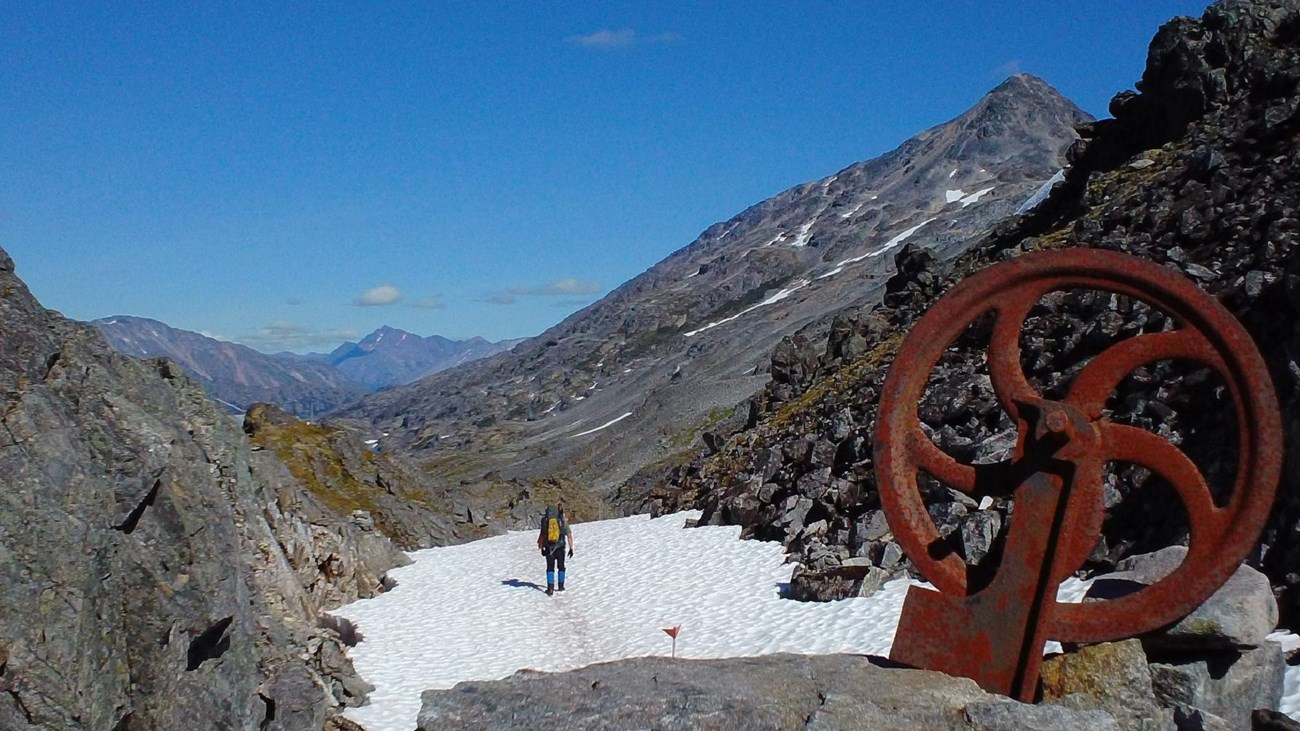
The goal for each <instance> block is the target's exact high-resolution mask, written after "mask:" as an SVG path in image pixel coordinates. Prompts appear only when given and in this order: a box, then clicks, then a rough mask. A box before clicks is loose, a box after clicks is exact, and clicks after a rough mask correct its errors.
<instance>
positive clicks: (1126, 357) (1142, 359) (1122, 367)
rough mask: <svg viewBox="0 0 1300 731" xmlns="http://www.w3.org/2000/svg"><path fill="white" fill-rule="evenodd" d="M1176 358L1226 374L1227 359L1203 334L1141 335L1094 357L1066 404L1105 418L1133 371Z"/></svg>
mask: <svg viewBox="0 0 1300 731" xmlns="http://www.w3.org/2000/svg"><path fill="white" fill-rule="evenodd" d="M1175 358H1179V359H1184V360H1193V361H1196V362H1198V363H1201V364H1202V365H1207V366H1210V367H1211V368H1214V369H1216V370H1218V371H1219V372H1220V373H1223V372H1224V366H1223V359H1222V358H1221V357H1220V356H1219V355H1218V352H1217V351H1216V350H1215V348H1214V346H1213V345H1211V344H1210V342H1209V341H1208V340H1206V339H1205V336H1203V335H1201V333H1199V332H1197V331H1195V330H1190V329H1181V330H1172V331H1170V332H1161V333H1149V334H1146V335H1138V336H1136V337H1133V338H1129V339H1128V340H1124V341H1122V342H1119V343H1116V344H1115V345H1113V346H1111V347H1110V348H1107V349H1106V350H1104V351H1102V353H1101V354H1099V355H1098V356H1097V357H1095V358H1093V359H1092V360H1091V361H1090V362H1089V363H1088V364H1087V365H1086V366H1084V367H1083V370H1081V371H1079V375H1078V376H1075V379H1074V382H1073V383H1071V384H1070V391H1069V395H1067V396H1066V397H1065V400H1066V403H1069V404H1072V405H1074V406H1076V407H1078V408H1080V409H1082V410H1083V411H1084V413H1086V414H1088V416H1090V417H1091V418H1094V419H1095V418H1097V417H1099V416H1101V411H1102V409H1103V408H1104V407H1105V405H1106V399H1107V398H1109V397H1110V395H1111V393H1113V392H1114V391H1115V388H1116V387H1118V386H1119V384H1120V381H1123V380H1124V378H1125V377H1126V376H1128V375H1129V374H1130V373H1132V372H1133V369H1135V368H1137V367H1138V366H1140V365H1143V364H1146V363H1153V362H1155V361H1158V360H1172V359H1175Z"/></svg>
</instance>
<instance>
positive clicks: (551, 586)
mask: <svg viewBox="0 0 1300 731" xmlns="http://www.w3.org/2000/svg"><path fill="white" fill-rule="evenodd" d="M560 591H564V587H563V586H561V587H560ZM554 593H555V584H547V585H546V596H550V595H552V594H554Z"/></svg>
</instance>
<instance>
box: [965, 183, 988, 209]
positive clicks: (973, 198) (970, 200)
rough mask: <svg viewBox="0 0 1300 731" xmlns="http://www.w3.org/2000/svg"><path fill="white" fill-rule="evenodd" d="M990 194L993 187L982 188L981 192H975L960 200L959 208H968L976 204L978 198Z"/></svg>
mask: <svg viewBox="0 0 1300 731" xmlns="http://www.w3.org/2000/svg"><path fill="white" fill-rule="evenodd" d="M992 192H993V186H989V187H987V188H984V189H983V190H977V191H975V192H974V193H971V194H970V195H968V196H966V197H965V198H962V199H961V207H962V208H965V207H966V206H969V205H970V204H972V203H977V202H978V201H979V199H980V198H983V197H984V196H986V195H988V194H989V193H992Z"/></svg>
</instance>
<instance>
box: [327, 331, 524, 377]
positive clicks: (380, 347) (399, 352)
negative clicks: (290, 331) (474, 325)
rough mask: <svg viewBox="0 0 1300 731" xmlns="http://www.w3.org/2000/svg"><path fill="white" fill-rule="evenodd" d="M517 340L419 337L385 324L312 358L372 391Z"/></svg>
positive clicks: (448, 366)
mask: <svg viewBox="0 0 1300 731" xmlns="http://www.w3.org/2000/svg"><path fill="white" fill-rule="evenodd" d="M519 342H522V338H521V339H516V340H502V341H499V342H495V343H493V342H490V341H488V340H484V339H483V338H480V337H472V338H469V339H467V340H451V339H449V338H444V337H442V336H441V335H430V336H428V337H420V336H419V335H414V334H412V333H409V332H406V331H404V330H398V329H396V328H392V327H388V326H387V325H385V326H384V327H381V328H379V329H378V330H376V331H374V332H372V333H370V334H369V335H367V336H366V337H364V338H362V339H361V342H358V343H344V344H342V345H340V346H339V347H337V348H335V349H334V351H333V352H331V353H329V354H313V357H315V358H318V359H320V360H323V361H325V362H327V363H329V364H330V365H332V366H334V367H335V368H337V369H338V370H339V372H340V373H342V374H343V375H345V376H347V377H348V378H349V379H351V380H352V381H355V382H356V383H360V384H361V385H363V386H365V387H366V388H368V389H370V390H371V391H378V390H380V389H383V388H387V387H389V386H396V385H401V384H404V383H410V382H412V381H415V380H418V379H420V378H423V377H424V376H427V375H429V374H430V373H435V372H437V371H441V370H445V369H447V368H451V367H453V366H458V365H460V364H461V363H468V362H469V361H471V360H477V359H479V358H483V357H486V356H489V355H492V354H494V353H499V352H501V351H502V350H509V349H510V348H512V347H514V345H515V344H516V343H519Z"/></svg>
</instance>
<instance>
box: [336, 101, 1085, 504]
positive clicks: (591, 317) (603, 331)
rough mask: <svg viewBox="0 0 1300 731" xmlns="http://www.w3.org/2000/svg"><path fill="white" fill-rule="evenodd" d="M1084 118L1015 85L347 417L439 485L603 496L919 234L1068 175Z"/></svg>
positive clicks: (682, 437)
mask: <svg viewBox="0 0 1300 731" xmlns="http://www.w3.org/2000/svg"><path fill="white" fill-rule="evenodd" d="M1085 119H1086V115H1084V114H1083V113H1082V112H1081V111H1079V110H1078V109H1077V108H1076V107H1075V106H1074V105H1073V104H1071V103H1069V102H1068V101H1066V100H1065V99H1063V98H1061V97H1060V96H1059V95H1058V94H1057V93H1056V92H1055V91H1054V90H1053V89H1051V87H1049V86H1048V85H1047V84H1045V83H1044V82H1042V81H1041V80H1039V79H1036V78H1034V77H1031V76H1024V75H1021V76H1016V77H1012V78H1011V79H1008V80H1007V81H1006V82H1005V83H1003V84H1002V85H1000V86H999V87H997V88H996V89H994V90H993V91H992V92H990V93H989V94H988V95H987V96H986V97H985V98H984V99H982V100H981V101H980V102H979V103H978V104H976V105H975V106H974V107H973V108H971V109H970V110H968V111H967V112H965V113H964V114H962V115H960V116H958V117H957V118H956V119H953V120H951V121H949V122H947V123H945V124H941V125H938V126H936V127H934V128H932V129H930V130H927V131H925V132H922V133H921V134H919V135H917V136H916V137H914V138H912V139H911V140H908V141H907V142H905V143H904V144H903V145H902V146H900V147H899V148H898V149H896V150H894V151H893V152H890V153H888V154H886V155H884V156H882V157H880V158H877V159H874V160H870V161H867V162H863V163H858V164H855V165H852V166H850V167H848V168H845V169H844V170H842V171H840V172H839V173H837V174H836V175H833V176H831V177H828V178H826V179H823V180H820V181H814V182H810V183H806V184H803V185H800V186H797V187H795V188H792V189H790V190H787V191H785V192H783V193H781V194H779V195H777V196H774V197H773V198H771V199H769V200H766V201H763V202H762V203H759V204H757V205H755V206H753V207H751V208H749V209H748V210H746V211H744V212H742V213H741V214H740V215H738V216H735V217H734V218H732V219H730V220H728V221H725V222H723V223H719V224H716V225H714V226H712V227H710V228H709V229H708V230H706V231H704V232H703V233H702V234H701V235H700V237H699V238H698V239H697V240H696V241H695V242H693V243H691V244H690V245H689V246H686V247H685V248H683V249H681V250H680V251H678V252H676V253H675V254H673V255H671V256H669V257H668V258H666V259H665V260H663V261H662V262H660V263H659V264H657V265H655V266H654V267H652V268H651V269H650V270H648V271H647V272H645V273H643V274H641V275H639V276H637V277H636V278H634V279H632V280H631V281H629V282H627V283H626V284H624V285H622V286H620V287H619V288H617V289H616V290H615V291H613V292H611V293H610V294H609V295H608V296H606V297H604V298H603V299H602V300H600V301H599V302H597V303H595V304H593V305H591V306H590V307H588V308H586V309H584V310H583V311H581V312H579V313H576V314H575V315H573V316H571V317H570V318H568V319H567V320H565V321H564V322H562V323H560V324H559V325H557V326H556V327H554V328H552V329H550V330H548V331H547V332H546V333H544V334H543V335H541V336H539V337H537V338H534V339H532V340H529V341H527V342H525V343H523V344H521V345H519V346H516V347H515V348H514V349H513V350H512V351H511V352H510V353H507V354H499V355H497V356H494V357H492V358H489V359H486V360H484V361H480V362H478V363H475V364H472V365H470V366H465V367H461V368H456V369H452V370H449V371H445V372H443V373H439V374H435V375H433V376H430V377H428V378H425V379H423V380H421V381H419V382H417V383H415V384H412V385H410V386H406V387H401V388H394V389H391V390H389V391H386V392H384V393H381V394H376V395H374V396H370V397H367V398H366V399H364V400H363V401H361V402H360V403H359V404H358V405H356V406H353V407H349V408H347V409H344V410H342V412H341V416H343V417H347V418H356V419H359V420H361V422H362V423H363V424H369V425H370V426H371V428H372V429H373V430H374V432H375V436H379V435H380V434H382V433H385V432H386V433H388V436H387V437H384V438H383V439H382V440H381V445H382V446H384V448H386V449H388V448H398V449H403V450H412V451H414V453H415V454H416V455H417V456H418V457H420V458H422V459H424V460H425V463H426V466H427V467H428V468H429V469H430V470H431V471H432V472H433V474H435V475H437V476H439V477H441V478H443V479H447V480H452V481H462V482H464V483H466V484H472V483H475V482H478V481H481V480H483V479H484V475H485V474H489V473H495V474H500V475H501V476H502V477H504V478H506V479H511V478H525V479H535V478H539V477H550V476H560V477H566V478H570V479H576V480H578V481H580V482H582V483H584V484H589V485H592V486H593V487H594V488H595V489H596V490H597V491H598V492H601V493H607V492H608V491H610V490H612V489H613V488H615V487H617V486H618V485H620V484H622V483H623V482H624V481H625V480H626V479H628V478H629V477H631V476H632V475H633V474H634V473H635V472H636V471H637V470H638V469H639V468H641V467H642V466H643V465H646V464H650V463H654V462H658V461H661V460H665V459H672V458H673V457H674V455H676V454H678V453H680V452H681V451H683V450H684V449H686V448H687V447H689V446H690V445H691V444H692V443H698V441H699V440H700V439H701V438H703V437H702V435H703V434H705V433H708V432H710V431H713V430H715V429H717V428H718V426H719V425H720V424H722V423H725V422H728V421H730V420H732V419H733V409H734V408H735V407H736V405H737V404H739V403H742V402H743V401H744V400H745V399H746V398H748V397H749V396H751V395H752V394H754V393H755V392H756V391H757V390H759V389H761V388H762V387H763V385H764V384H765V383H766V382H767V381H768V379H769V377H768V375H767V373H765V371H766V369H767V363H766V356H765V354H766V353H767V352H770V348H771V347H773V346H774V345H775V344H776V343H777V342H778V341H779V340H780V338H781V337H783V336H785V335H789V334H791V333H793V332H795V331H796V330H798V329H799V328H801V327H803V326H805V325H807V324H809V323H824V322H827V321H828V318H829V313H832V312H834V311H838V310H839V309H841V308H843V307H845V306H851V305H859V306H866V305H869V304H871V303H874V302H877V301H879V298H880V296H881V295H882V294H883V284H884V280H885V278H886V277H887V276H888V274H889V273H890V271H891V269H892V261H891V257H890V256H877V255H876V254H878V253H880V252H881V251H882V250H883V249H884V248H886V247H891V246H894V245H897V243H898V242H899V241H900V240H901V237H903V235H904V234H905V233H906V232H909V231H910V232H912V233H911V236H910V239H909V240H911V241H916V242H919V243H920V244H921V245H923V246H925V247H926V248H928V249H930V250H933V251H935V252H936V253H937V255H939V256H940V257H941V258H947V257H950V256H952V255H955V253H956V252H959V251H961V250H964V248H965V247H966V246H968V245H969V244H970V243H972V242H974V241H976V240H978V239H979V238H980V237H981V236H983V235H984V234H985V233H986V232H987V230H988V229H989V227H991V226H992V225H993V224H994V222H996V221H998V220H1000V219H1002V218H1003V217H1005V216H1006V215H1008V214H1010V213H1012V212H1013V211H1015V210H1016V208H1017V207H1018V206H1019V205H1020V204H1021V203H1022V202H1023V201H1024V200H1025V199H1026V198H1028V197H1029V195H1030V194H1031V193H1032V192H1033V191H1035V190H1036V189H1037V188H1038V187H1039V186H1040V185H1041V183H1042V182H1043V181H1044V180H1046V179H1048V178H1050V177H1051V176H1052V175H1053V174H1054V173H1055V172H1056V171H1057V170H1058V169H1059V168H1060V167H1061V165H1062V163H1063V153H1064V150H1065V149H1066V147H1067V146H1068V145H1069V144H1070V142H1071V141H1072V140H1073V139H1074V136H1075V135H1074V133H1073V131H1072V127H1073V125H1074V124H1077V123H1079V122H1081V121H1084V120H1085ZM958 194H960V197H958ZM837 272H838V273H837ZM778 295H780V296H779V297H778ZM763 303H766V304H763ZM759 305H761V306H760V307H759V308H758V309H757V310H754V309H753V308H755V306H759ZM822 327H824V325H823V326H822ZM627 414H631V416H628V417H626V418H621V420H620V417H624V415H627ZM743 416H744V415H743V412H742V413H741V414H740V418H741V419H742V420H743ZM615 420H618V421H615ZM602 425H608V426H606V427H605V428H599V427H601V426H602Z"/></svg>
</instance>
